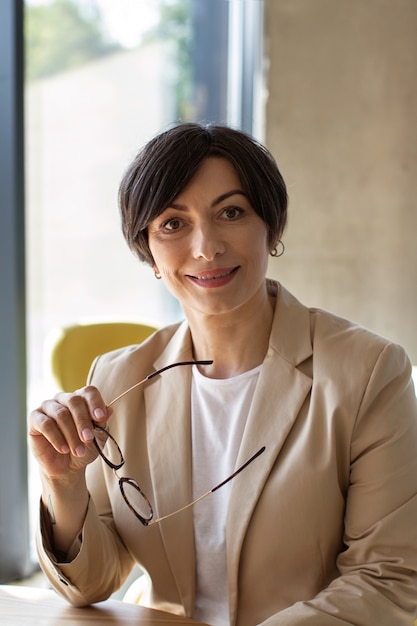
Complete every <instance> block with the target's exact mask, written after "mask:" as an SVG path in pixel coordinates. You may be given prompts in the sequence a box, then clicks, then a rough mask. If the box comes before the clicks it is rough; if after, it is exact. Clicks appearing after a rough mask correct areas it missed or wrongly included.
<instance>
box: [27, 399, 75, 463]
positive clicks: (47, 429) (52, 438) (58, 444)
mask: <svg viewBox="0 0 417 626" xmlns="http://www.w3.org/2000/svg"><path fill="white" fill-rule="evenodd" d="M28 434H29V436H30V437H31V438H32V440H33V443H34V444H35V442H36V438H42V439H44V440H46V441H47V442H48V443H49V444H50V445H51V446H52V447H53V448H54V449H55V450H56V451H57V452H59V453H61V454H68V452H69V451H70V447H69V445H68V443H67V440H66V439H65V437H64V435H63V433H62V431H61V429H60V428H59V426H58V424H57V422H56V420H55V419H54V418H53V417H51V416H49V415H47V414H46V413H45V412H44V410H43V409H42V408H41V407H39V408H38V409H35V410H34V411H32V412H31V413H30V415H29V425H28Z"/></svg>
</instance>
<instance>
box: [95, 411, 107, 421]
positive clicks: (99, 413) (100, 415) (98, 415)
mask: <svg viewBox="0 0 417 626" xmlns="http://www.w3.org/2000/svg"><path fill="white" fill-rule="evenodd" d="M94 417H95V418H96V419H98V420H102V419H104V418H105V417H106V414H105V412H104V411H103V409H94Z"/></svg>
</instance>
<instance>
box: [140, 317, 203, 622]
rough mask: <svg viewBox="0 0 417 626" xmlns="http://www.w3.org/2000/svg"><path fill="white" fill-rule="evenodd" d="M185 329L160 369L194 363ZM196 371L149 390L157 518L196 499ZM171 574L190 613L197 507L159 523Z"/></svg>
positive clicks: (181, 370)
mask: <svg viewBox="0 0 417 626" xmlns="http://www.w3.org/2000/svg"><path fill="white" fill-rule="evenodd" d="M187 328H188V327H187V326H186V325H182V326H181V327H180V330H179V331H178V332H177V333H176V335H175V336H174V338H173V340H172V341H171V342H170V344H169V345H168V347H167V348H166V350H165V351H164V353H163V354H162V355H161V356H160V357H159V358H158V360H157V361H156V362H155V369H160V368H161V367H164V366H165V365H168V364H171V363H175V362H178V361H184V360H191V359H192V353H191V341H190V338H189V333H188V330H187ZM190 388H191V366H180V367H177V368H174V369H171V370H168V371H167V372H164V373H162V374H161V376H160V377H158V378H157V379H154V380H153V382H152V384H150V385H149V386H148V388H147V389H146V391H145V402H146V404H147V405H148V406H149V407H152V410H151V411H147V415H148V418H147V419H148V422H147V438H148V442H149V446H148V450H149V465H150V471H151V476H152V483H153V485H154V494H153V498H154V506H155V511H154V514H155V516H158V517H161V516H163V515H167V514H169V513H172V512H174V511H176V510H178V509H179V508H181V507H182V506H185V505H186V504H188V503H190V502H191V500H192V484H191V467H192V460H191V417H190V413H191V410H190ZM159 528H160V533H161V537H162V541H163V543H164V548H165V551H166V555H167V559H168V561H169V564H170V568H171V571H172V572H173V575H174V578H175V580H176V583H177V587H178V592H179V596H180V598H181V602H182V604H183V606H184V607H185V611H186V613H188V614H190V613H191V611H192V609H193V606H194V587H195V554H194V533H193V517H192V508H190V509H187V510H185V511H182V512H181V513H179V514H178V515H175V516H173V517H172V518H169V519H167V520H164V521H162V522H160V524H159Z"/></svg>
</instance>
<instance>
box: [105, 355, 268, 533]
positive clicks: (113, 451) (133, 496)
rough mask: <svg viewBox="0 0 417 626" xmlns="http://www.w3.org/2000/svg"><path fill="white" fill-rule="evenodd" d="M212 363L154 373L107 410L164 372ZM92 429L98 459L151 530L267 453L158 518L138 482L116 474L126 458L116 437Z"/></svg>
mask: <svg viewBox="0 0 417 626" xmlns="http://www.w3.org/2000/svg"><path fill="white" fill-rule="evenodd" d="M212 363H213V361H181V362H178V363H172V364H171V365H167V366H165V367H163V368H161V369H160V370H157V371H156V372H152V374H149V376H147V377H146V378H144V379H143V380H141V381H139V382H138V383H136V384H135V385H133V386H132V387H129V389H126V391H124V392H123V393H121V394H120V395H119V396H117V397H116V398H114V399H113V400H112V401H111V402H109V403H108V405H107V406H111V405H112V404H114V403H115V402H117V400H119V399H120V398H122V397H123V396H125V395H126V394H127V393H129V391H132V389H135V388H136V387H139V386H140V385H142V384H143V383H145V382H146V381H148V380H151V379H152V378H154V377H155V376H158V375H159V374H162V372H165V371H166V370H168V369H171V368H172V367H178V366H181V365H211V364H212ZM93 427H94V431H95V436H94V444H95V446H96V448H97V451H98V453H99V455H100V456H101V458H102V459H103V461H104V462H105V463H106V464H107V465H108V466H109V467H111V469H112V470H113V472H114V474H115V476H116V478H117V479H118V481H119V488H120V492H121V494H122V496H123V499H124V501H125V502H126V504H127V506H128V507H129V509H130V510H131V511H132V513H133V514H134V515H135V516H136V517H137V518H138V520H139V521H140V522H141V523H142V524H143V525H144V526H151V525H152V524H158V523H159V522H161V521H162V520H165V519H168V518H169V517H172V516H173V515H177V514H178V513H181V512H182V511H184V510H185V509H188V508H190V507H192V506H194V504H197V502H200V500H203V499H204V498H206V497H207V496H209V495H210V494H211V493H214V492H215V491H217V490H218V489H220V487H223V485H226V483H228V482H229V481H231V480H232V479H233V478H235V476H237V475H238V474H240V472H242V471H243V470H244V469H245V468H246V467H247V466H248V465H250V463H252V461H254V460H255V459H256V458H257V457H258V456H259V455H260V454H262V453H263V452H264V451H265V446H263V447H262V448H260V449H259V450H258V451H257V452H255V454H254V455H253V456H251V458H250V459H248V460H247V461H246V462H245V463H243V465H241V466H240V467H239V468H238V469H237V470H235V471H234V472H233V474H231V475H230V476H228V477H227V478H225V480H223V481H222V482H221V483H219V484H218V485H216V486H215V487H213V489H210V491H206V492H205V493H203V494H202V495H201V496H200V497H199V498H197V499H196V500H193V501H192V502H190V503H189V504H186V505H185V506H183V507H181V508H180V509H177V510H176V511H173V512H172V513H169V514H168V515H163V516H162V517H158V518H155V517H154V513H153V509H152V505H151V503H150V501H149V499H148V497H147V496H146V495H145V494H144V493H143V491H142V490H141V488H140V486H139V484H138V483H137V482H136V480H134V479H133V478H127V477H126V476H119V474H118V473H117V470H119V469H120V468H121V467H123V465H124V464H125V460H124V458H123V454H122V452H121V450H120V448H119V445H118V443H117V441H116V439H115V438H114V437H113V435H111V434H110V433H109V432H108V430H106V428H103V427H102V426H99V425H98V424H94V423H93Z"/></svg>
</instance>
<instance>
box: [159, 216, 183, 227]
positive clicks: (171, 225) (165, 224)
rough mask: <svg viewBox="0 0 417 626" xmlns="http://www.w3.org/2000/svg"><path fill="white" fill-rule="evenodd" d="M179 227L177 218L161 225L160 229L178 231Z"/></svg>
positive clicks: (179, 223)
mask: <svg viewBox="0 0 417 626" xmlns="http://www.w3.org/2000/svg"><path fill="white" fill-rule="evenodd" d="M180 226H181V222H180V220H179V219H177V218H172V219H170V220H167V221H166V222H164V223H163V224H162V228H164V229H165V230H178V229H179V228H180Z"/></svg>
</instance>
